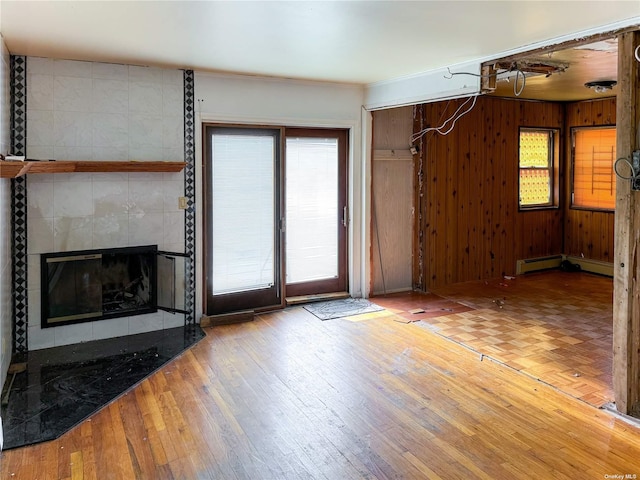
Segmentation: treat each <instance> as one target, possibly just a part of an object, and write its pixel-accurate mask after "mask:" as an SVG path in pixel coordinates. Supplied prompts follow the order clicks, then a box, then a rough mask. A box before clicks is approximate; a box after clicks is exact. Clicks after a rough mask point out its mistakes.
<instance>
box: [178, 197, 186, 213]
mask: <svg viewBox="0 0 640 480" xmlns="http://www.w3.org/2000/svg"><path fill="white" fill-rule="evenodd" d="M178 208H179V209H180V210H186V209H187V197H178Z"/></svg>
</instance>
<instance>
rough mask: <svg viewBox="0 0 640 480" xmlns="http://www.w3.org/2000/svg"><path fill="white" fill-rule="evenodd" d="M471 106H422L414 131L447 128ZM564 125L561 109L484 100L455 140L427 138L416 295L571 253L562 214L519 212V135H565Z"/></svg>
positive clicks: (419, 168) (420, 171) (419, 197)
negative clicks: (541, 130) (536, 131)
mask: <svg viewBox="0 0 640 480" xmlns="http://www.w3.org/2000/svg"><path fill="white" fill-rule="evenodd" d="M463 101H464V100H453V101H450V102H436V103H429V104H423V105H419V106H418V107H416V109H415V115H414V131H420V130H421V129H423V128H425V127H433V126H437V125H440V124H441V123H442V122H443V121H444V120H445V119H447V118H449V117H450V116H451V115H452V114H453V113H454V112H455V111H456V110H457V108H458V107H459V106H460V105H461V104H462V102H463ZM563 118H564V115H563V106H562V105H561V104H558V103H543V102H532V101H523V100H511V99H501V98H491V97H479V98H478V99H477V103H476V105H475V107H474V109H473V110H472V111H471V112H469V113H468V114H466V115H465V116H463V117H462V118H461V119H459V120H458V122H457V123H456V126H455V128H454V129H453V130H452V131H451V133H449V135H447V136H441V135H437V134H433V133H428V134H426V135H425V136H423V137H422V139H421V140H420V141H419V142H418V144H419V147H420V155H419V160H418V161H416V162H415V172H414V178H415V179H416V182H417V185H416V187H417V188H416V189H415V192H416V194H415V198H414V202H415V205H416V212H417V215H416V225H415V227H416V228H415V238H414V262H413V281H414V287H415V288H417V289H421V290H426V289H429V288H433V287H437V286H442V285H447V284H451V283H458V282H464V281H468V280H478V279H488V278H494V277H499V276H502V275H513V274H515V270H516V260H518V259H525V258H532V257H539V256H546V255H553V254H560V253H563V251H562V233H561V232H562V227H563V224H562V217H563V216H562V213H563V211H562V209H547V210H537V211H526V212H519V211H518V133H519V130H518V129H519V127H521V126H522V127H549V128H562V127H563ZM561 181H562V179H561Z"/></svg>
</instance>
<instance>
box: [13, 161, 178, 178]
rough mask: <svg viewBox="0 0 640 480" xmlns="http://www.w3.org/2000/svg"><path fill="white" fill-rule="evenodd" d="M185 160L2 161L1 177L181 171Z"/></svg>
mask: <svg viewBox="0 0 640 480" xmlns="http://www.w3.org/2000/svg"><path fill="white" fill-rule="evenodd" d="M185 165H186V164H185V162H155V161H154V162H142V161H140V162H136V161H132V162H115V161H106V162H99V161H89V160H79V161H74V160H56V161H55V162H54V161H32V160H26V161H24V162H8V161H0V178H16V177H21V176H22V175H25V174H27V173H74V172H77V173H97V172H179V171H181V170H182V169H183V168H184V166H185Z"/></svg>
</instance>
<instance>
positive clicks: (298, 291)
mask: <svg viewBox="0 0 640 480" xmlns="http://www.w3.org/2000/svg"><path fill="white" fill-rule="evenodd" d="M289 136H291V137H294V136H298V137H303V138H304V137H306V138H314V137H316V138H334V137H335V138H337V139H338V162H339V167H338V205H339V211H338V212H336V215H337V216H338V217H339V218H343V224H342V225H340V227H339V230H338V277H337V278H335V279H333V278H332V279H323V280H315V281H309V282H302V283H294V284H291V285H287V284H286V256H287V246H286V231H285V232H284V244H283V252H282V253H283V255H282V256H283V258H284V261H285V269H284V270H283V272H284V273H285V275H283V277H284V282H285V285H284V292H285V297H293V296H299V295H315V294H323V293H333V292H344V291H347V289H348V287H349V275H348V274H349V268H348V265H347V262H348V259H349V255H348V246H349V208H350V206H349V202H348V192H349V183H348V180H349V155H348V154H349V130H348V129H345V128H323V127H286V128H285V131H284V139H283V141H284V144H285V149H284V150H283V158H284V160H283V165H282V174H283V180H282V187H283V189H284V190H285V195H284V197H283V198H284V200H285V205H284V207H283V212H284V213H283V215H284V216H286V211H287V209H286V181H287V179H286V176H285V172H286V169H287V165H286V162H287V155H286V138H287V137H289ZM343 208H344V209H346V210H344V215H345V216H344V217H343V212H342V211H340V210H343ZM339 218H338V219H339ZM338 219H337V220H338ZM285 220H286V219H285ZM310 287H315V288H316V289H317V291H314V292H313V293H309V292H308V289H309V288H310Z"/></svg>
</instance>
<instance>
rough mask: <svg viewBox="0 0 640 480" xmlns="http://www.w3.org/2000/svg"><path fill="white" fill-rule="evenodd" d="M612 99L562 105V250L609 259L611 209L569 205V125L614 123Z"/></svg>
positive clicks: (611, 239)
mask: <svg viewBox="0 0 640 480" xmlns="http://www.w3.org/2000/svg"><path fill="white" fill-rule="evenodd" d="M615 123H616V99H615V97H612V98H605V99H602V100H593V101H587V102H575V103H570V104H567V105H566V108H565V159H566V160H565V164H566V166H567V169H566V172H567V173H568V174H567V175H566V179H565V188H564V191H565V192H566V196H565V202H564V205H565V214H564V253H566V254H567V255H574V256H577V257H580V256H582V255H584V257H585V258H589V259H592V260H601V261H604V262H613V232H614V226H613V220H614V213H613V212H598V211H590V210H576V209H572V208H571V183H570V182H571V170H570V166H571V128H572V127H579V126H597V125H615Z"/></svg>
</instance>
